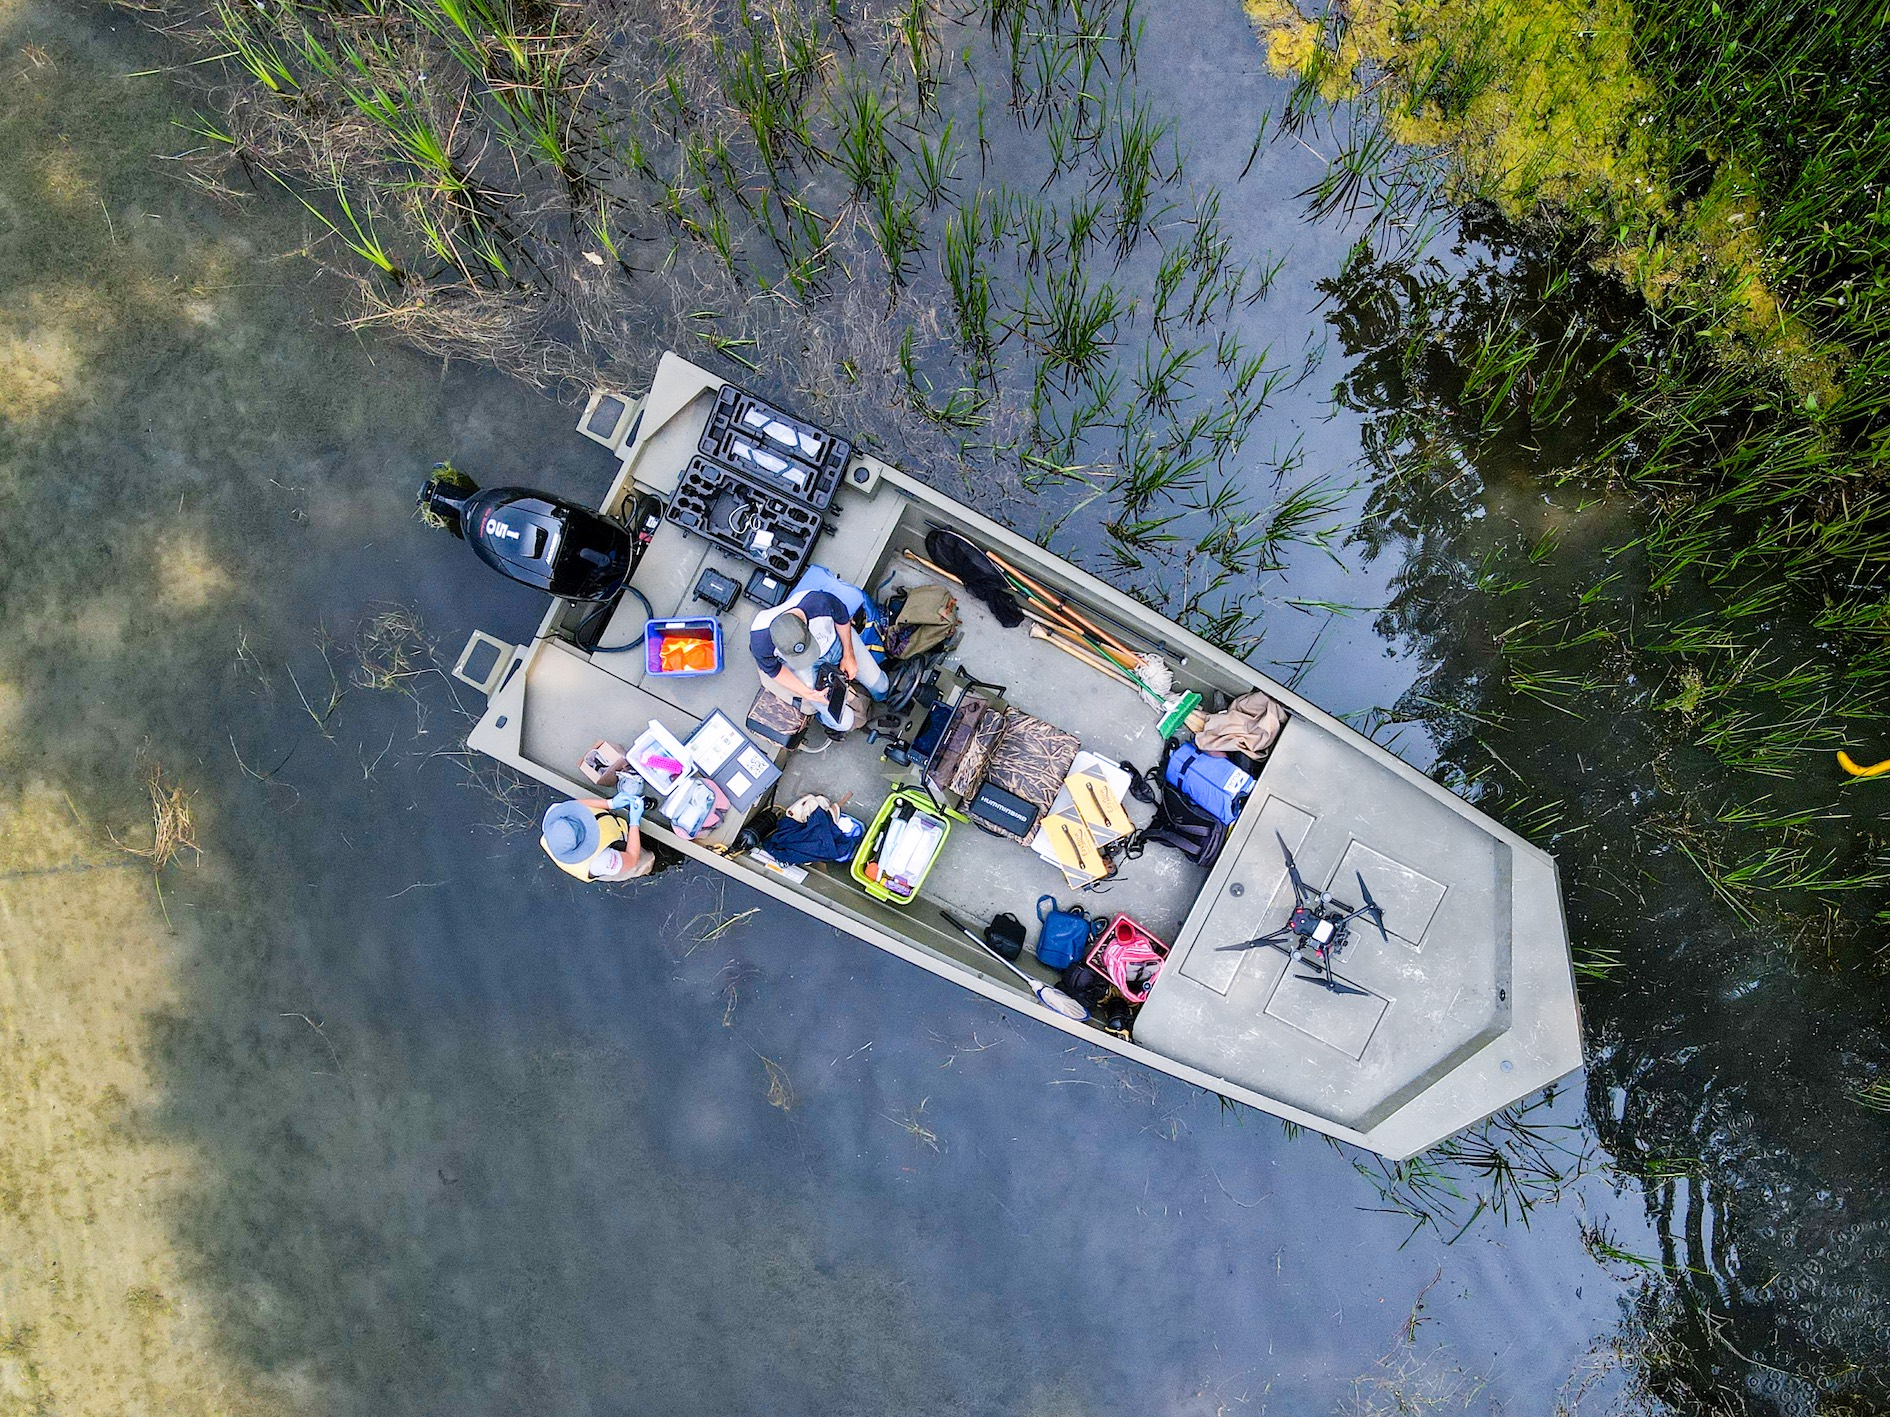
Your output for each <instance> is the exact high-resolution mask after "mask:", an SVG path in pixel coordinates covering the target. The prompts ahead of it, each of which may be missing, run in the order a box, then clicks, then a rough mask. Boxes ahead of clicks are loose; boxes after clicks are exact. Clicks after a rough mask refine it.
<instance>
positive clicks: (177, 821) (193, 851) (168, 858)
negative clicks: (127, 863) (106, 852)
mask: <svg viewBox="0 0 1890 1417" xmlns="http://www.w3.org/2000/svg"><path fill="white" fill-rule="evenodd" d="M144 786H145V792H146V794H147V795H148V796H149V798H150V803H151V844H150V845H149V846H137V845H134V844H131V843H128V842H123V841H120V840H119V839H118V838H117V837H116V836H113V835H111V833H110V832H109V830H108V831H107V835H108V836H110V837H111V842H112V845H114V846H116V847H117V848H118V849H119V850H120V851H127V852H130V853H131V854H132V855H133V856H140V857H143V858H144V859H145V860H146V861H149V862H150V863H151V869H152V870H153V871H162V870H163V869H164V868H165V867H166V866H168V865H170V864H171V862H173V861H175V860H176V859H177V858H178V857H179V856H182V855H183V854H184V853H185V852H189V853H190V857H191V860H192V861H193V862H195V861H201V860H202V859H203V849H202V848H201V847H200V846H198V844H197V823H196V818H195V815H194V813H193V811H192V809H191V801H190V794H189V793H188V792H186V791H185V790H184V789H183V788H182V787H181V786H179V785H178V784H177V783H175V782H170V781H167V780H166V779H165V777H164V769H163V767H162V765H161V764H157V763H153V764H152V765H151V767H150V769H149V771H147V772H146V773H145V778H144Z"/></svg>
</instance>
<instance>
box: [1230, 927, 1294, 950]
mask: <svg viewBox="0 0 1890 1417" xmlns="http://www.w3.org/2000/svg"><path fill="white" fill-rule="evenodd" d="M1292 933H1293V932H1292V930H1291V929H1290V928H1289V927H1287V926H1284V925H1282V926H1281V927H1280V928H1279V929H1277V930H1275V931H1274V932H1273V933H1272V934H1270V935H1255V936H1254V937H1253V938H1252V939H1251V940H1237V941H1235V942H1234V943H1233V944H1231V945H1216V946H1215V947H1214V948H1215V949H1216V950H1217V951H1222V952H1225V951H1227V950H1250V949H1252V948H1253V947H1254V946H1255V945H1277V944H1282V943H1284V942H1285V941H1286V940H1287V939H1288V938H1289V937H1290V936H1291V935H1292Z"/></svg>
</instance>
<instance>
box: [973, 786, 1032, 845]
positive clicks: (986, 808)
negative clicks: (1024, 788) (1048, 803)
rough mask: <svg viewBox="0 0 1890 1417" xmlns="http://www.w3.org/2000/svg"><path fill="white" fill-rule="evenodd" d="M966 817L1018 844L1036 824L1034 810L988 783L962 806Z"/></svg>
mask: <svg viewBox="0 0 1890 1417" xmlns="http://www.w3.org/2000/svg"><path fill="white" fill-rule="evenodd" d="M965 815H966V816H967V817H970V818H971V820H972V821H974V822H976V823H978V825H979V826H985V827H995V828H996V829H997V830H998V831H1000V832H1002V833H1004V834H1006V835H1008V836H1014V837H1017V838H1018V839H1019V840H1022V839H1023V838H1024V837H1026V836H1028V835H1030V829H1031V828H1032V827H1033V826H1035V825H1036V824H1037V809H1036V808H1035V807H1033V806H1031V805H1030V803H1028V802H1026V801H1025V800H1024V799H1023V798H1021V797H1019V796H1018V795H1017V794H1016V793H1015V792H1006V791H1005V790H1004V789H1003V788H1001V787H995V786H993V785H992V784H991V783H988V782H987V783H985V784H984V785H983V786H982V787H980V788H979V789H978V793H977V796H975V797H973V798H972V799H971V800H970V801H969V802H967V803H966V804H965Z"/></svg>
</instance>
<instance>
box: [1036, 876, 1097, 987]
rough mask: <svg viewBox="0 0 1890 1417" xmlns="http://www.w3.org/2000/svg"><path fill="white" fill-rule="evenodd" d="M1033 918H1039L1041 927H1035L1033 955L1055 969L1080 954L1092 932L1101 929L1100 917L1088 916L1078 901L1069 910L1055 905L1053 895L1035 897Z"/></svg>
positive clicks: (1086, 947) (1069, 963) (1061, 970)
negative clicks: (1035, 946) (1092, 918)
mask: <svg viewBox="0 0 1890 1417" xmlns="http://www.w3.org/2000/svg"><path fill="white" fill-rule="evenodd" d="M1046 906H1047V907H1048V909H1047V910H1046V909H1045V907H1046ZM1037 919H1038V920H1039V921H1040V922H1042V928H1040V929H1039V930H1038V931H1037V958H1038V959H1039V960H1040V961H1042V963H1043V964H1044V966H1045V967H1046V968H1048V969H1054V970H1056V971H1057V972H1058V973H1062V972H1063V971H1064V970H1066V969H1068V968H1069V967H1070V966H1071V965H1072V964H1074V963H1075V962H1076V961H1077V960H1079V959H1081V958H1082V957H1083V955H1084V954H1085V952H1087V951H1088V949H1089V942H1090V937H1091V935H1092V934H1095V935H1100V934H1101V933H1102V927H1103V922H1102V921H1100V920H1091V919H1090V918H1089V915H1088V913H1087V912H1086V911H1084V909H1083V907H1082V906H1080V905H1078V906H1073V907H1071V908H1070V909H1069V910H1060V909H1058V907H1057V898H1056V897H1055V896H1053V895H1046V896H1039V897H1038V899H1037Z"/></svg>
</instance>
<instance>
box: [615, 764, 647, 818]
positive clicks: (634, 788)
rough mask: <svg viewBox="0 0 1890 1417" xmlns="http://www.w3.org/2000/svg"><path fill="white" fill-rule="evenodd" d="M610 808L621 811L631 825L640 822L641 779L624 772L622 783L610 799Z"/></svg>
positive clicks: (641, 804)
mask: <svg viewBox="0 0 1890 1417" xmlns="http://www.w3.org/2000/svg"><path fill="white" fill-rule="evenodd" d="M610 810H611V811H613V812H621V813H623V815H624V820H626V821H627V822H629V823H630V825H631V826H633V827H634V826H637V825H638V824H639V823H641V822H642V820H643V783H642V781H641V780H640V779H637V778H634V777H630V776H628V775H627V774H626V776H625V778H624V780H623V783H622V785H620V786H619V787H618V788H617V795H616V796H615V797H613V798H611V799H610Z"/></svg>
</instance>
